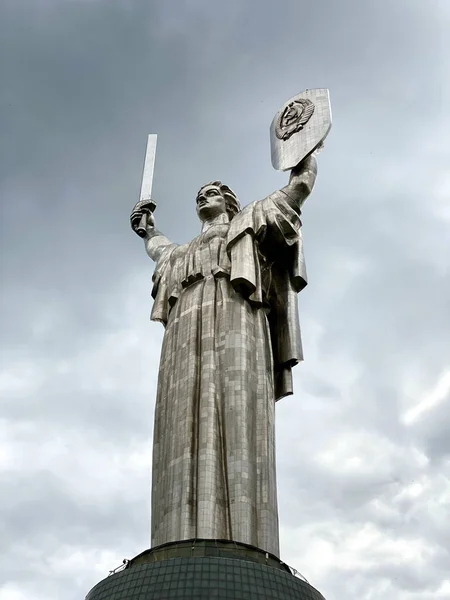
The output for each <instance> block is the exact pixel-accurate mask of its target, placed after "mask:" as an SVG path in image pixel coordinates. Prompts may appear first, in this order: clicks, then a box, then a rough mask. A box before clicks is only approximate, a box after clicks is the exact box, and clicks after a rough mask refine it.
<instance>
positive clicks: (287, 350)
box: [227, 190, 307, 400]
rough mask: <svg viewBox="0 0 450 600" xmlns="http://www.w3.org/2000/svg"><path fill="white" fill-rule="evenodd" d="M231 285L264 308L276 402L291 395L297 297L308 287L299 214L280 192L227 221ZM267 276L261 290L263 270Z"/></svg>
mask: <svg viewBox="0 0 450 600" xmlns="http://www.w3.org/2000/svg"><path fill="white" fill-rule="evenodd" d="M227 252H228V254H229V256H230V259H231V274H230V280H231V285H232V286H233V287H234V288H235V289H236V290H238V291H239V292H240V293H242V294H243V295H244V296H245V297H247V299H248V300H249V302H251V303H253V304H254V305H255V306H261V307H262V306H264V304H265V303H266V304H267V305H268V308H269V311H268V321H269V327H270V336H271V344H272V353H273V360H274V373H275V397H276V399H277V400H278V399H280V398H282V397H283V396H286V395H289V394H292V393H293V384H292V367H293V366H294V365H296V364H297V363H298V362H299V361H301V360H303V350H302V343H301V335H300V323H299V317H298V306H297V294H298V292H300V291H301V290H302V289H303V288H304V287H305V286H306V284H307V276H306V268H305V261H304V257H303V244H302V236H301V220H300V209H299V208H297V207H296V205H295V204H294V203H293V202H292V201H291V199H290V198H289V196H288V195H287V194H286V193H285V192H284V191H282V190H280V191H277V192H274V193H273V194H271V195H270V196H268V197H267V198H265V199H264V200H261V201H258V202H254V203H253V204H250V205H249V206H247V207H246V208H245V209H243V210H242V212H241V213H239V214H238V215H236V216H235V217H234V219H233V220H232V221H231V225H230V229H229V233H228V240H227ZM263 266H264V268H265V269H268V270H269V275H270V276H269V279H268V281H269V283H268V285H267V286H266V287H267V289H263V286H262V281H261V272H262V267H263Z"/></svg>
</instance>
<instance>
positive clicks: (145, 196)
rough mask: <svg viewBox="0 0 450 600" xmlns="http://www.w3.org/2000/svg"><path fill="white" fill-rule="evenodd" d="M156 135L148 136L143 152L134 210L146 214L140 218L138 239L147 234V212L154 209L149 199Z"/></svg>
mask: <svg viewBox="0 0 450 600" xmlns="http://www.w3.org/2000/svg"><path fill="white" fill-rule="evenodd" d="M156 138H157V136H156V134H152V133H151V134H149V136H148V140H147V150H146V152H145V161H144V172H143V174H142V185H141V195H140V200H139V202H138V204H137V205H136V207H135V210H142V209H145V211H146V212H144V214H143V215H142V217H141V220H140V222H139V225H138V227H137V228H136V233H137V234H138V235H139V236H140V237H142V238H143V237H145V236H146V234H147V221H148V212H151V213H152V212H153V211H154V210H155V208H156V202H154V200H152V199H151V195H152V184H153V171H154V168H155V154H156Z"/></svg>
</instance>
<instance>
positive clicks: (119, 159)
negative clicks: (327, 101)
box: [0, 0, 450, 600]
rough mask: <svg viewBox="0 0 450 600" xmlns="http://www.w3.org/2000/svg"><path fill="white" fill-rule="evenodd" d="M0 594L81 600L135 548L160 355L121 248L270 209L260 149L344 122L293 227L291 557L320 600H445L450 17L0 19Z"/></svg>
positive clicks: (285, 545)
mask: <svg viewBox="0 0 450 600" xmlns="http://www.w3.org/2000/svg"><path fill="white" fill-rule="evenodd" d="M0 13H1V14H0V55H1V56H2V57H5V58H6V61H5V66H4V69H3V77H2V86H1V91H0V110H1V114H2V117H3V118H2V125H1V133H2V135H1V144H0V153H1V155H0V156H1V161H0V197H1V200H2V202H1V211H2V212H1V227H2V236H1V244H2V252H1V253H0V254H1V259H0V260H1V277H2V290H1V294H0V301H1V311H0V323H1V339H2V354H1V356H2V361H1V368H0V394H1V398H2V411H1V414H0V417H1V418H0V448H1V450H0V488H1V492H2V493H1V494H0V514H1V516H2V519H1V521H0V533H1V539H2V553H1V555H0V573H1V575H0V597H1V598H2V599H3V598H5V600H24V599H26V600H44V599H45V600H49V599H50V598H55V599H56V598H58V600H75V599H76V598H77V599H78V598H83V597H84V595H85V594H86V593H87V591H88V590H89V588H90V587H92V586H93V585H94V584H95V583H96V582H97V581H98V580H99V579H101V578H103V577H104V576H106V575H107V574H108V571H109V570H110V569H113V568H114V567H116V566H118V565H119V564H120V563H121V561H122V559H123V558H124V557H127V558H130V557H132V556H134V555H136V554H137V553H139V552H141V551H142V550H143V549H144V548H146V547H148V545H149V510H150V509H149V504H150V502H149V500H150V498H149V496H150V469H151V430H152V418H153V406H154V397H155V388H156V376H157V369H158V361H159V354H160V344H161V340H162V331H161V330H160V328H159V326H158V325H157V324H154V323H150V322H149V313H150V309H151V298H150V286H151V274H152V265H151V263H150V261H148V259H147V258H146V256H145V253H144V250H143V248H142V247H141V244H140V242H139V240H138V239H137V238H136V237H135V236H133V234H132V232H131V230H130V229H129V226H128V215H129V212H130V210H131V208H132V206H133V205H134V203H135V202H136V201H137V194H138V191H139V186H140V177H141V168H142V160H143V153H144V149H145V141H146V134H147V133H157V134H158V135H159V139H158V152H157V158H156V172H155V185H154V197H155V200H156V201H157V203H158V208H157V212H156V218H157V223H158V227H159V228H160V229H161V230H163V231H164V232H165V233H166V234H167V235H168V236H169V237H170V238H171V239H174V240H176V241H180V242H185V241H187V240H189V239H191V238H192V237H193V236H194V235H196V234H197V232H198V230H199V225H198V222H197V220H196V216H195V210H194V198H195V193H196V191H197V190H198V188H199V187H200V185H201V184H202V183H204V182H205V181H210V180H212V179H215V178H220V179H221V180H223V181H226V182H227V183H228V184H229V185H230V186H231V187H232V188H233V189H234V190H236V192H237V193H238V195H239V196H240V199H241V202H242V204H246V203H247V202H250V201H252V200H256V199H259V198H262V197H264V196H265V195H267V194H268V193H270V192H271V191H273V190H274V189H277V188H279V187H282V186H283V185H284V183H285V181H286V174H282V173H277V172H275V171H273V169H272V168H271V166H270V151H269V136H268V131H269V125H270V122H271V120H272V118H273V115H274V114H275V112H276V111H277V109H278V108H279V106H281V105H282V104H283V102H284V101H285V100H286V99H287V98H289V97H290V96H292V95H294V94H295V93H297V92H299V91H301V90H302V89H305V88H307V87H309V88H312V87H328V88H330V91H331V99H332V107H333V115H334V124H333V128H332V131H331V133H330V136H329V138H328V140H327V143H326V148H325V151H324V152H323V153H322V154H320V157H319V176H318V181H317V185H316V189H315V190H314V193H313V195H312V196H311V198H310V199H309V200H308V202H307V204H306V206H305V209H304V215H303V222H304V238H305V246H306V248H305V251H306V259H307V266H308V273H309V279H310V285H309V286H308V288H307V289H306V290H305V291H304V292H302V294H301V297H300V311H301V323H302V328H303V337H304V348H305V362H304V363H303V364H302V365H300V366H299V367H297V368H296V370H295V390H296V392H295V395H294V396H293V397H290V398H287V399H284V400H283V401H281V402H280V403H279V404H278V407H277V411H278V423H277V428H278V478H279V502H280V521H281V544H282V558H283V559H284V560H285V561H286V562H287V563H288V564H290V565H292V566H293V567H295V568H296V569H298V570H299V571H300V572H301V573H303V575H304V576H306V577H307V579H308V580H309V581H310V582H311V583H312V584H313V585H315V586H316V587H318V588H319V589H320V590H321V591H322V593H323V594H324V595H325V597H326V598H327V600H339V599H341V598H347V599H348V600H357V599H358V600H360V599H361V598H363V599H366V600H382V599H383V600H384V599H385V598H397V599H398V600H441V599H442V600H443V599H446V598H448V597H450V579H449V575H448V564H449V560H450V556H449V550H448V549H449V547H450V535H449V533H448V532H449V531H450V527H449V525H450V510H449V506H450V483H449V480H450V436H449V435H448V431H449V429H450V407H449V400H450V346H449V342H448V340H449V339H450V319H449V308H450V258H449V257H450V235H449V228H450V211H449V208H448V198H449V192H450V179H449V175H448V167H447V165H448V164H449V160H450V150H449V147H448V143H447V140H448V138H449V134H450V119H449V117H448V114H447V112H446V110H444V107H445V108H446V107H447V106H448V101H449V86H448V82H447V81H448V77H446V76H444V74H446V73H448V68H449V66H450V65H449V48H448V42H446V39H445V35H444V32H445V31H446V30H447V29H448V24H449V19H450V10H449V8H448V5H447V4H446V2H444V1H439V0H433V1H432V2H430V3H427V5H426V6H425V5H424V3H422V2H419V1H418V0H408V1H406V0H399V1H398V2H396V3H388V2H381V3H380V2H375V1H374V0H369V1H367V2H364V3H361V2H358V1H357V0H345V1H342V2H339V3H330V2H325V1H324V0H318V1H316V2H314V3H306V2H299V1H298V0H280V1H279V2H277V3H258V4H256V3H252V2H250V1H249V0H246V1H243V0H232V1H230V2H227V3H214V2H206V0H189V1H188V0H186V1H185V2H180V1H178V0H177V1H176V2H171V3H169V2H165V3H162V2H161V3H148V2H145V1H144V0H129V1H128V2H126V3H125V2H119V0H63V1H61V0H59V1H57V0H33V1H31V0H28V1H27V0H14V1H13V0H6V1H5V2H3V3H2V7H1V8H0Z"/></svg>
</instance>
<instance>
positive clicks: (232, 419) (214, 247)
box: [152, 191, 306, 556]
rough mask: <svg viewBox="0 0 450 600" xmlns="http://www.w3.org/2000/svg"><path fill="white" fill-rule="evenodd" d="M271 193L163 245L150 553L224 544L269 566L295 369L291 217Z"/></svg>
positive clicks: (297, 269)
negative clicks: (280, 443) (281, 425)
mask: <svg viewBox="0 0 450 600" xmlns="http://www.w3.org/2000/svg"><path fill="white" fill-rule="evenodd" d="M289 200H290V199H289V197H288V196H287V195H286V194H285V193H284V192H283V191H278V192H275V193H274V194H272V195H271V196H269V197H268V198H266V199H264V200H261V201H259V202H255V203H253V204H250V205H249V206H247V207H246V208H245V209H244V210H242V211H241V212H240V213H238V214H237V215H236V216H235V217H234V219H233V220H232V221H231V223H226V222H223V223H219V224H216V225H212V226H211V227H210V228H209V229H207V230H206V231H204V232H203V233H202V234H201V235H199V236H198V237H197V238H195V239H194V240H193V241H192V242H190V243H189V244H185V245H182V246H178V245H176V244H170V243H168V240H167V239H166V238H164V237H163V236H161V238H160V240H158V237H156V238H153V240H152V244H153V246H154V247H157V245H158V243H160V244H161V248H160V252H159V253H158V256H159V258H158V260H157V264H156V268H155V273H154V288H153V297H154V300H155V301H154V306H153V311H152V319H153V320H156V321H161V322H162V323H163V324H164V325H165V335H164V341H163V347H162V355H161V364H160V371H159V379H158V391H157V400H156V412H155V427H154V449H153V482H152V545H153V546H156V545H159V544H163V543H165V542H170V541H176V540H183V539H189V538H208V539H213V538H215V539H232V540H235V541H236V542H244V543H247V544H252V545H253V546H257V547H259V548H261V549H263V550H265V551H267V552H270V553H272V554H275V555H276V556H278V554H279V542H278V510H277V494H276V467H275V421H274V417H275V414H274V413H275V410H274V409H275V400H277V399H279V398H281V397H282V396H285V395H287V394H290V393H292V374H291V368H292V366H293V365H295V364H296V363H297V362H298V361H300V360H302V348H301V340H300V328H299V321H298V313H297V293H298V292H299V291H300V290H301V289H302V288H303V287H304V286H305V285H306V273H305V267H304V261H303V251H302V240H301V232H300V227H301V222H300V210H299V209H298V208H297V207H296V205H295V203H294V202H292V201H289Z"/></svg>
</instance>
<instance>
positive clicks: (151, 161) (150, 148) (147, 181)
mask: <svg viewBox="0 0 450 600" xmlns="http://www.w3.org/2000/svg"><path fill="white" fill-rule="evenodd" d="M156 138H157V135H156V134H154V133H150V134H149V136H148V139H147V150H146V152H145V161H144V172H143V174H142V185H141V195H140V200H150V199H151V197H152V184H153V170H154V168H155V155H156Z"/></svg>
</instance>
